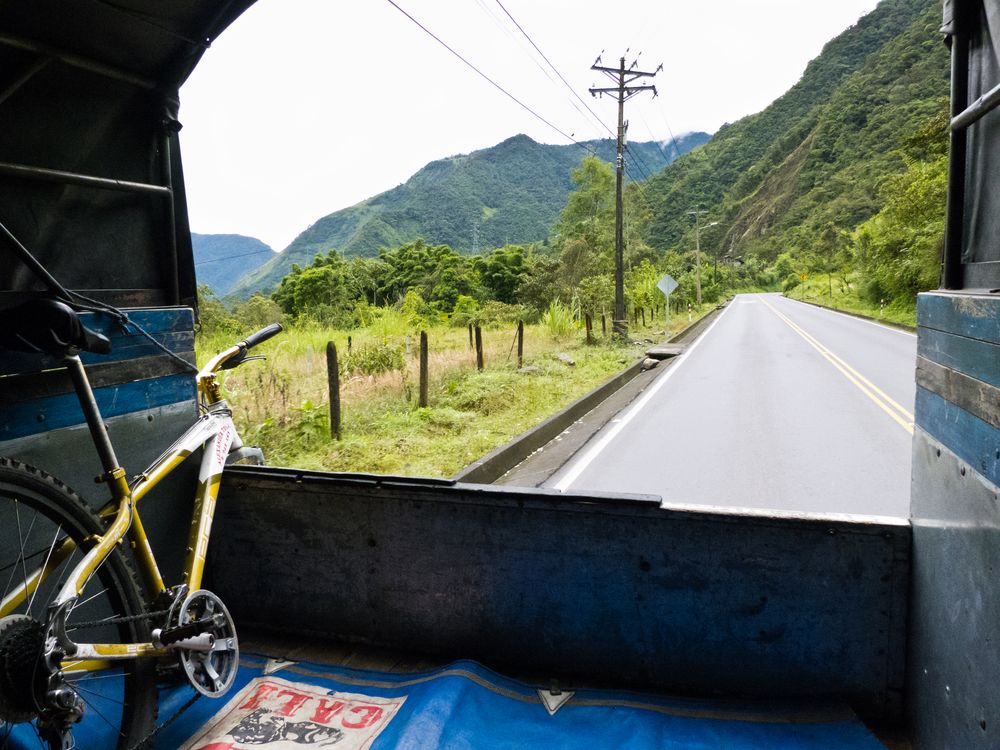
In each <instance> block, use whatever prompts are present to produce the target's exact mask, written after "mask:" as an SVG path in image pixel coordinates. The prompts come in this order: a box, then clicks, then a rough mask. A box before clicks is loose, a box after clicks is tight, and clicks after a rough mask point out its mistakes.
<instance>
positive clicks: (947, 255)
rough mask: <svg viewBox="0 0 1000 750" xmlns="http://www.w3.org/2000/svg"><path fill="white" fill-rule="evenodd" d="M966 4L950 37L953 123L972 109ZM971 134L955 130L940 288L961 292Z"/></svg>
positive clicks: (958, 8)
mask: <svg viewBox="0 0 1000 750" xmlns="http://www.w3.org/2000/svg"><path fill="white" fill-rule="evenodd" d="M965 6H966V3H963V2H957V3H955V8H954V12H955V18H954V27H953V32H952V35H951V116H952V119H953V120H954V119H955V118H957V117H958V116H960V115H961V114H962V113H963V112H965V110H966V108H967V107H968V105H969V32H968V23H967V15H968V14H967V12H966V7H965ZM967 137H968V134H967V132H966V131H965V130H964V129H956V128H952V130H951V136H950V140H951V142H950V154H949V161H948V205H947V213H946V219H945V242H944V257H943V258H942V266H941V286H942V288H944V289H961V288H962V286H963V282H964V278H963V277H964V271H963V268H962V245H963V236H962V235H963V225H964V222H965V177H966V174H965V171H966V170H965V159H966V152H967V150H968V148H967V145H968V141H967Z"/></svg>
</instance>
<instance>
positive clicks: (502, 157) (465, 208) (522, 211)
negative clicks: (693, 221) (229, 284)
mask: <svg viewBox="0 0 1000 750" xmlns="http://www.w3.org/2000/svg"><path fill="white" fill-rule="evenodd" d="M708 139H709V136H708V135H707V134H706V133H692V134H690V135H686V136H682V137H681V138H679V139H677V149H676V150H675V149H674V144H673V143H671V144H669V147H664V146H662V145H661V144H659V143H655V142H647V143H632V144H629V153H630V157H629V161H630V164H633V165H635V166H634V170H633V169H632V168H630V172H631V173H632V174H634V175H635V176H637V177H639V176H645V175H648V174H652V173H654V172H656V171H659V170H660V169H662V168H663V167H664V166H665V165H666V164H667V163H669V161H670V160H671V159H672V157H673V156H674V155H675V154H676V152H677V151H679V152H680V153H681V154H683V153H686V152H688V151H690V150H691V149H693V148H695V147H696V146H699V145H701V144H703V143H705V142H706V141H707V140H708ZM585 145H586V146H587V147H588V148H589V149H591V150H592V151H593V152H594V153H596V155H597V156H599V157H600V158H601V159H603V160H605V161H607V162H612V161H613V160H614V152H615V144H614V142H613V141H611V140H604V141H589V142H587V143H586V144H585ZM585 153H586V152H585V151H584V150H583V149H581V148H580V147H579V146H576V145H569V146H553V145H546V144H541V143H536V142H535V141H533V140H532V139H531V138H529V137H527V136H525V135H517V136H514V137H512V138H509V139H507V140H506V141H503V142H502V143H500V144H498V145H496V146H493V147H492V148H487V149H483V150H481V151H475V152H473V153H471V154H466V155H460V156H453V157H450V158H447V159H441V160H439V161H434V162H431V163H430V164H428V165H427V166H425V167H424V168H423V169H421V170H420V171H419V172H417V173H416V174H415V175H413V177H411V178H410V179H409V180H407V181H406V182H405V183H404V184H402V185H399V186H398V187H396V188H393V189H392V190H389V191H387V192H385V193H382V194H380V195H377V196H375V197H373V198H370V199H368V200H366V201H364V202H362V203H359V204H357V205H356V206H351V207H350V208H345V209H343V210H341V211H337V212H335V213H332V214H330V215H328V216H324V217H323V218H321V219H319V220H318V221H316V222H315V223H314V224H313V225H312V226H310V227H309V228H308V229H306V230H305V231H304V232H302V234H300V235H299V236H298V237H296V238H295V240H294V241H293V242H292V243H291V244H290V245H289V246H288V247H287V248H285V250H283V251H282V252H281V254H280V255H279V256H277V257H276V258H274V259H272V260H271V261H270V262H269V263H268V264H267V265H266V266H264V267H262V268H260V269H258V270H257V271H255V272H254V273H251V274H249V275H247V276H245V277H244V278H242V279H240V281H239V283H238V284H237V285H236V286H235V288H234V289H233V290H232V292H233V293H234V294H236V295H239V296H246V295H249V294H251V293H252V292H254V291H257V290H268V289H272V288H274V287H276V286H277V285H278V283H279V282H280V281H281V279H282V277H284V276H285V274H287V273H288V272H289V271H290V270H291V267H292V264H293V263H297V264H299V265H303V266H304V265H308V264H309V263H310V262H311V261H312V259H313V257H315V255H316V254H317V253H322V254H326V253H327V252H329V251H330V250H331V249H336V250H338V251H339V252H340V253H341V254H342V255H343V256H344V257H347V258H351V257H358V256H361V257H375V256H376V255H377V254H378V251H379V250H380V249H382V248H392V247H398V246H400V245H403V244H405V243H407V242H411V241H413V240H415V239H417V238H423V239H425V240H426V241H427V242H429V243H431V244H445V245H449V246H450V247H452V248H454V249H456V250H459V251H460V252H473V251H475V250H477V249H478V250H489V249H492V248H496V247H503V246H505V245H508V244H521V243H530V242H538V241H541V240H543V239H545V238H547V237H548V236H549V233H550V231H551V229H552V225H553V223H554V221H555V220H556V217H557V216H558V215H559V212H560V211H561V210H562V208H563V206H565V204H566V198H567V196H568V195H569V192H570V190H571V188H572V184H571V182H570V170H571V169H572V168H573V167H575V166H576V165H577V164H579V162H580V159H581V158H582V157H583V156H584V155H585ZM668 155H669V156H668Z"/></svg>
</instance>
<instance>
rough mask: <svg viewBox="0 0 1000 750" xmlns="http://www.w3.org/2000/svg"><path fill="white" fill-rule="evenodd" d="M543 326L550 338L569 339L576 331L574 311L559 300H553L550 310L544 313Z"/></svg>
mask: <svg viewBox="0 0 1000 750" xmlns="http://www.w3.org/2000/svg"><path fill="white" fill-rule="evenodd" d="M542 325H543V326H545V328H546V330H547V331H548V333H549V336H551V337H552V338H553V339H556V340H559V339H565V338H569V337H570V336H571V335H573V332H574V331H575V330H576V321H575V320H573V312H572V310H571V309H570V308H569V307H568V306H566V305H564V304H562V303H561V302H559V300H552V302H550V303H549V309H548V310H546V311H545V312H543V313H542Z"/></svg>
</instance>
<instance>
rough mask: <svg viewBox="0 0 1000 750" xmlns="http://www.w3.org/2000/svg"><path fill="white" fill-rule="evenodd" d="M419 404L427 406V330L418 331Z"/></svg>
mask: <svg viewBox="0 0 1000 750" xmlns="http://www.w3.org/2000/svg"><path fill="white" fill-rule="evenodd" d="M417 404H418V405H419V406H427V331H421V332H420V400H419V401H418V402H417Z"/></svg>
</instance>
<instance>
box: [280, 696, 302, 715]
mask: <svg viewBox="0 0 1000 750" xmlns="http://www.w3.org/2000/svg"><path fill="white" fill-rule="evenodd" d="M282 695H287V696H288V701H287V702H286V703H285V705H284V707H283V708H282V709H281V710H280V711H278V715H279V716H295V713H296V711H298V710H299V709H300V708H302V704H303V703H305V702H306V701H307V700H309V696H308V695H305V694H303V693H296V692H295V691H293V690H282V691H281V692H280V693H278V696H279V697H280V696H282Z"/></svg>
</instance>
